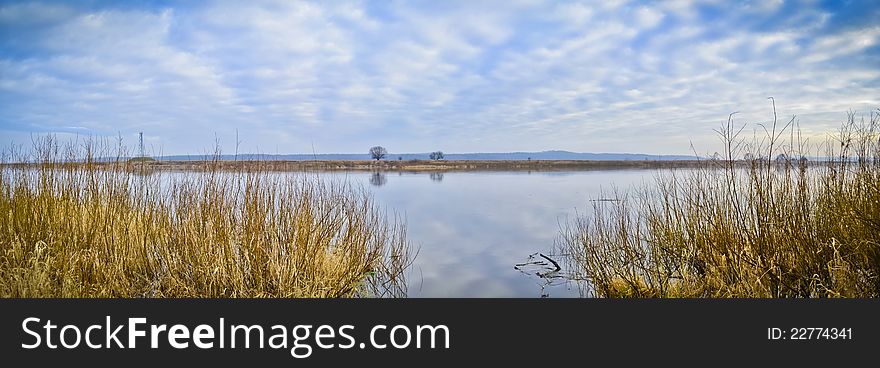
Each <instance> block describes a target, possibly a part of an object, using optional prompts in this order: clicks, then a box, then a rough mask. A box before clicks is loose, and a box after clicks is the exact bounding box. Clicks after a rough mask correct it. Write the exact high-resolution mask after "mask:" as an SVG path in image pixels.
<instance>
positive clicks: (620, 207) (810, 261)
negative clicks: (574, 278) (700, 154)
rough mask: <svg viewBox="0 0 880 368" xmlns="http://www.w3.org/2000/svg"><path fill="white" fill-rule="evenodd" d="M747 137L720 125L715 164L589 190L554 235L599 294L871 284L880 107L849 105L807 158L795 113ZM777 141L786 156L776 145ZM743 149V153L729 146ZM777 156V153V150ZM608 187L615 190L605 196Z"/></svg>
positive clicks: (876, 268)
mask: <svg viewBox="0 0 880 368" xmlns="http://www.w3.org/2000/svg"><path fill="white" fill-rule="evenodd" d="M775 114H776V113H775V105H774V121H773V124H772V126H769V124H768V126H767V127H766V129H765V131H766V135H765V138H763V139H761V140H758V139H753V140H752V141H750V142H749V141H746V140H743V139H741V138H740V132H741V131H742V129H735V128H734V127H733V125H732V115H731V117H730V118H729V119H728V123H727V124H726V125H725V126H724V127H722V128H721V129H719V130H718V133H719V135H720V137H721V139H722V141H723V142H724V145H725V147H726V148H725V154H724V157H721V158H720V159H717V160H714V165H715V167H714V168H700V169H694V170H688V171H683V172H670V173H666V174H664V175H659V176H658V177H657V180H656V183H655V185H654V186H652V187H647V188H644V189H643V190H641V191H637V192H635V193H632V192H631V193H623V192H616V193H614V194H615V195H616V197H617V198H619V199H620V200H619V201H613V202H608V201H601V202H599V201H597V202H594V205H593V210H594V213H593V215H592V216H589V217H586V216H583V217H580V218H579V219H578V220H577V221H575V222H574V223H572V224H570V225H568V226H567V227H565V228H564V229H563V231H562V235H561V236H560V238H559V241H558V243H557V246H558V247H561V248H563V250H564V251H566V252H567V253H569V254H571V255H572V257H571V266H572V267H573V268H574V269H575V270H576V271H577V272H579V273H580V276H579V277H581V278H582V279H584V280H586V281H587V283H586V285H587V287H586V288H585V292H586V293H587V294H589V295H592V296H600V297H877V296H878V295H880V110H878V111H875V112H872V113H871V114H870V118H869V120H868V121H865V120H864V119H861V120H860V119H857V118H856V116H855V114H854V113H849V115H848V119H847V121H846V122H845V123H844V124H842V127H841V129H840V131H839V132H838V133H837V136H836V137H835V138H834V139H831V140H829V141H828V142H827V143H826V144H825V146H824V150H825V152H826V157H828V159H827V161H823V162H820V163H808V162H807V161H805V160H801V159H799V158H800V157H803V156H802V155H806V154H807V152H806V151H807V147H808V142H806V140H805V139H801V137H800V136H799V129H796V127H795V126H794V125H795V124H794V119H792V120H791V121H789V123H788V124H786V125H785V126H782V127H781V128H780V127H779V126H777V124H776V117H775ZM779 153H782V154H784V155H785V156H784V157H783V156H778V154H779ZM741 157H747V158H748V159H746V160H740V159H738V158H741ZM777 158H778V159H777ZM604 197H609V196H608V195H606V196H604ZM611 197H614V196H611Z"/></svg>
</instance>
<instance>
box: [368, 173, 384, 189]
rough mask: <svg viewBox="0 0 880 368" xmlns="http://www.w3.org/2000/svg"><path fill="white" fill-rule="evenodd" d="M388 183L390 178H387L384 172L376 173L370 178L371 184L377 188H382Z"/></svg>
mask: <svg viewBox="0 0 880 368" xmlns="http://www.w3.org/2000/svg"><path fill="white" fill-rule="evenodd" d="M387 182H388V178H386V177H385V173H383V172H378V171H376V172H374V173H373V175H372V176H370V184H373V185H375V186H377V187H381V186H383V185H385V183H387Z"/></svg>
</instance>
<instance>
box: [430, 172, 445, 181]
mask: <svg viewBox="0 0 880 368" xmlns="http://www.w3.org/2000/svg"><path fill="white" fill-rule="evenodd" d="M431 180H432V181H436V182H441V181H443V173H439V172H433V173H431Z"/></svg>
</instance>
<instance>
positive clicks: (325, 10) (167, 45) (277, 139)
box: [0, 0, 880, 154]
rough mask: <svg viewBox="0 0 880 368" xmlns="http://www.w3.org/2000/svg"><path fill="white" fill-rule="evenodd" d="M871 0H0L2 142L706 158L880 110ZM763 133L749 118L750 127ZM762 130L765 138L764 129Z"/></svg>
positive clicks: (878, 37)
mask: <svg viewBox="0 0 880 368" xmlns="http://www.w3.org/2000/svg"><path fill="white" fill-rule="evenodd" d="M878 19H880V5H878V4H877V3H876V2H872V1H867V2H858V1H829V2H817V1H774V0H762V1H744V2H725V1H722V2H718V1H690V0H683V1H682V0H674V1H665V2H656V3H655V2H630V1H596V2H585V3H579V2H563V1H531V0H521V1H511V0H505V1H424V2H420V1H375V2H366V1H354V2H342V1H339V2H337V1H322V2H295V1H228V2H226V1H218V2H209V3H202V2H187V1H183V2H165V1H155V2H137V3H132V4H128V3H125V2H76V3H69V2H28V1H24V2H2V3H0V35H2V36H0V138H2V139H0V145H3V146H8V145H9V144H10V142H14V143H29V142H30V139H31V138H30V137H31V136H32V135H33V134H44V133H55V134H57V135H59V136H62V137H74V136H77V135H78V136H80V137H82V136H90V135H91V136H98V137H104V136H116V135H122V136H123V137H124V139H125V140H126V142H128V143H129V144H136V140H137V133H138V132H141V131H142V132H144V137H145V141H146V144H147V145H148V147H152V149H153V150H154V151H159V150H161V152H162V153H164V154H183V153H201V152H205V150H206V149H208V148H209V147H210V146H211V145H212V144H213V142H214V138H215V134H216V136H217V137H218V138H219V139H220V141H221V143H222V144H223V146H224V151H226V152H230V151H231V150H233V149H234V141H235V131H236V129H237V130H238V132H239V139H240V140H241V141H242V143H241V151H242V152H262V153H276V152H277V153H311V152H312V147H314V149H315V151H317V152H318V153H331V152H341V153H359V152H365V151H366V149H367V148H369V147H370V146H372V145H377V144H379V145H383V146H385V147H387V148H388V150H389V151H390V152H392V153H393V152H427V151H432V150H437V149H440V150H443V151H445V152H500V151H539V150H551V149H562V150H571V151H580V152H639V153H656V154H674V153H684V154H687V153H691V147H690V145H691V142H693V145H694V147H695V149H696V150H697V151H699V153H701V154H702V153H704V152H711V151H714V150H716V149H717V147H716V146H717V144H716V139H715V137H714V135H713V134H714V133H713V132H712V129H713V128H716V127H718V126H720V124H721V123H723V122H724V121H726V118H727V115H728V113H730V112H733V111H740V112H741V113H740V114H739V115H738V121H739V122H740V123H748V124H755V123H761V122H765V121H767V119H769V118H771V117H772V115H771V109H770V103H769V101H768V100H767V97H768V96H774V97H775V98H776V102H777V106H778V110H779V114H780V116H784V117H791V116H792V115H797V116H798V118H799V121H800V125H801V128H802V129H803V130H804V132H805V134H807V135H812V136H821V135H823V134H825V132H827V131H829V130H831V129H833V128H834V127H835V126H837V125H838V124H839V123H840V121H841V120H842V118H843V117H844V114H845V112H846V111H847V110H855V111H859V112H864V111H870V110H871V109H876V108H878V107H880V88H878V87H880V23H878ZM750 126H753V125H750ZM749 131H751V130H749Z"/></svg>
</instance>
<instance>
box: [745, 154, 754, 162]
mask: <svg viewBox="0 0 880 368" xmlns="http://www.w3.org/2000/svg"><path fill="white" fill-rule="evenodd" d="M754 159H755V155H753V154H751V153H746V154H745V155H743V160H746V161H752V160H754Z"/></svg>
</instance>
